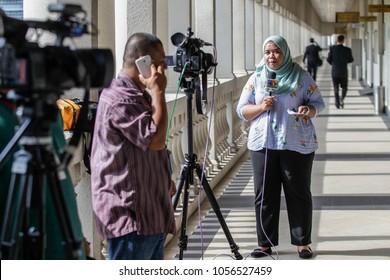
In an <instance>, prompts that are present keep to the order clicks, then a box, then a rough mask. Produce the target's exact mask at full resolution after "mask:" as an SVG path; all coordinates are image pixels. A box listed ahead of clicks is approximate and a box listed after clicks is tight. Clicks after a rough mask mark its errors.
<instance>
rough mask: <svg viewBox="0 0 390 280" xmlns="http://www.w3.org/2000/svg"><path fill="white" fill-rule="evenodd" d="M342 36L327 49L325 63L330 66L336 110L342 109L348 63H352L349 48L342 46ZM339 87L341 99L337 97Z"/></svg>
mask: <svg viewBox="0 0 390 280" xmlns="http://www.w3.org/2000/svg"><path fill="white" fill-rule="evenodd" d="M344 40H345V37H344V35H339V36H338V37H337V42H336V45H334V46H331V47H330V49H329V53H328V57H327V59H326V60H327V61H328V62H329V64H331V65H332V81H333V87H334V96H335V104H336V108H337V109H339V108H340V107H341V108H344V99H345V97H346V96H347V90H348V63H351V62H353V60H354V59H353V56H352V50H351V48H348V47H345V46H344ZM339 86H341V99H340V95H339Z"/></svg>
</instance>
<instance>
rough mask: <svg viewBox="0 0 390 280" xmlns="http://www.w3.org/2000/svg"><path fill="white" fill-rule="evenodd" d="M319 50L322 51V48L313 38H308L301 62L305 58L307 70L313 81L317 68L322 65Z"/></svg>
mask: <svg viewBox="0 0 390 280" xmlns="http://www.w3.org/2000/svg"><path fill="white" fill-rule="evenodd" d="M320 51H322V48H321V47H320V46H319V45H318V44H317V42H316V41H314V38H310V45H308V46H307V47H306V50H305V54H304V55H303V63H305V61H306V59H307V72H309V73H310V75H311V76H312V77H313V79H314V81H315V80H316V78H317V68H318V66H321V65H322V59H321V58H320Z"/></svg>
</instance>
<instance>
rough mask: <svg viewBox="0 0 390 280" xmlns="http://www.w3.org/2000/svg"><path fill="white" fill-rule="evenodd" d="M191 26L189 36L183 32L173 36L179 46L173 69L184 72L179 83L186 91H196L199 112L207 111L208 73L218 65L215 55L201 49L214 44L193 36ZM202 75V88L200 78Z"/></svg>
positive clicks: (175, 43) (173, 40)
mask: <svg viewBox="0 0 390 280" xmlns="http://www.w3.org/2000/svg"><path fill="white" fill-rule="evenodd" d="M193 35H194V32H192V30H191V27H188V28H187V36H185V35H184V34H182V33H175V34H173V35H172V37H171V41H172V44H173V45H175V46H176V47H177V50H176V55H175V56H174V57H173V61H174V67H173V70H174V71H176V72H179V73H182V75H183V78H184V79H182V80H181V81H182V82H181V84H180V85H179V86H180V87H181V88H183V89H184V90H185V91H189V92H195V93H196V109H197V112H198V113H199V114H205V113H206V111H207V74H211V73H212V72H213V67H215V66H217V63H216V62H215V61H214V56H213V55H212V54H211V53H206V52H204V51H202V50H201V48H202V47H204V46H212V44H210V43H207V42H204V41H203V40H201V39H199V38H195V37H192V36H193ZM200 75H202V90H203V93H202V92H201V87H200V78H199V76H200Z"/></svg>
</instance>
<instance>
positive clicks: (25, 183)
mask: <svg viewBox="0 0 390 280" xmlns="http://www.w3.org/2000/svg"><path fill="white" fill-rule="evenodd" d="M31 158H32V157H31V154H30V153H28V152H26V151H24V150H21V151H19V152H17V153H16V154H15V161H14V164H13V166H12V176H11V181H10V185H9V190H8V196H7V201H6V205H5V212H4V219H3V225H2V229H1V252H2V258H4V259H17V258H19V257H21V258H23V259H41V258H42V257H43V255H41V253H42V252H43V239H42V238H40V236H39V234H37V232H35V231H34V230H32V229H31V228H29V225H30V210H31V204H32V203H34V201H33V200H37V199H36V196H35V194H34V195H33V192H34V191H35V189H37V190H36V191H38V192H39V193H42V190H41V189H40V188H39V187H38V188H35V187H34V186H35V182H36V181H35V182H34V181H33V180H34V178H33V176H30V175H27V174H26V173H28V171H29V169H30V165H29V162H30V160H31ZM36 179H37V181H38V182H42V178H41V177H39V178H38V177H37V178H36ZM17 185H19V188H16V186H17ZM40 197H41V196H40ZM40 215H41V216H42V215H43V213H42V212H40ZM33 229H34V228H33ZM22 245H23V246H22ZM26 245H28V246H29V248H28V249H27V247H26Z"/></svg>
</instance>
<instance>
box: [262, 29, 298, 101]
mask: <svg viewBox="0 0 390 280" xmlns="http://www.w3.org/2000/svg"><path fill="white" fill-rule="evenodd" d="M269 42H274V43H275V44H276V45H277V46H278V47H279V49H280V50H281V51H282V53H283V56H284V62H283V65H282V66H281V67H280V68H279V69H277V70H272V69H270V68H269V67H268V66H267V64H266V63H265V61H264V58H262V59H261V61H260V64H259V66H257V68H256V73H257V77H259V78H260V79H261V82H260V85H261V86H262V87H265V80H266V79H267V76H268V73H269V72H270V71H273V72H275V73H276V78H275V80H277V81H278V88H277V89H275V90H274V91H272V94H273V95H282V94H289V93H291V92H293V91H295V90H296V89H297V88H298V85H299V82H300V80H301V77H303V74H304V72H305V70H304V69H302V67H301V66H299V65H298V64H297V63H295V62H293V61H292V58H291V53H290V48H289V47H288V44H287V42H286V40H285V39H284V38H283V37H281V36H270V37H268V38H267V39H265V40H264V43H263V55H264V48H265V46H266V45H267V43H269ZM263 80H264V82H263Z"/></svg>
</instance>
